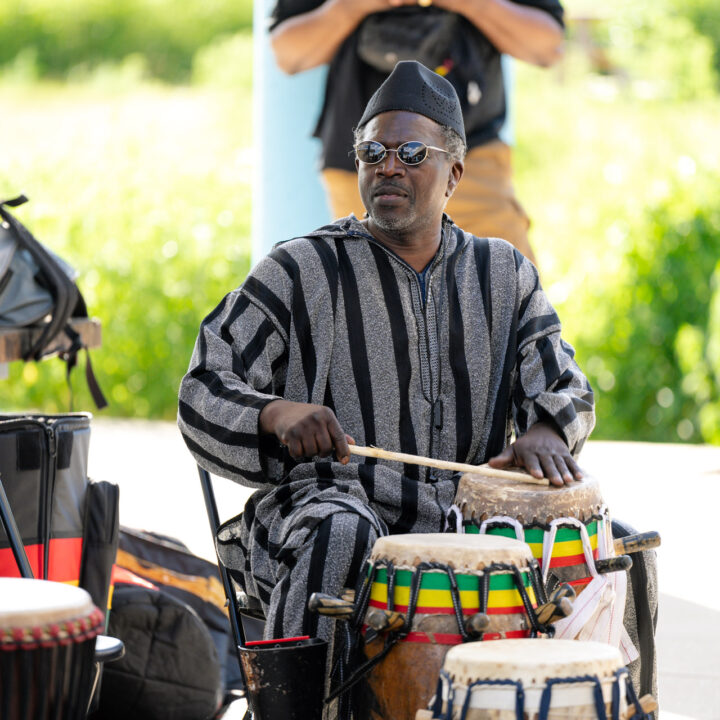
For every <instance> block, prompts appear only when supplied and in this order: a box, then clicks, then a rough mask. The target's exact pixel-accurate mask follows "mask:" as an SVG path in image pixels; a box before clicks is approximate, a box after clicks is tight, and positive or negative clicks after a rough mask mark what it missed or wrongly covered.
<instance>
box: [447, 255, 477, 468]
mask: <svg viewBox="0 0 720 720" xmlns="http://www.w3.org/2000/svg"><path fill="white" fill-rule="evenodd" d="M461 251H462V248H459V249H458V250H456V251H455V252H454V253H453V254H452V255H451V256H450V257H449V258H448V266H447V293H448V324H449V328H448V335H449V338H448V354H449V355H450V369H451V370H452V374H453V379H454V381H455V433H456V435H457V450H456V453H455V459H456V461H457V462H467V460H468V453H469V452H470V446H471V444H472V429H473V417H472V402H471V397H470V373H469V371H468V366H467V360H466V358H465V327H464V324H463V313H462V306H461V305H460V296H459V294H458V288H457V281H456V277H455V267H456V265H457V262H458V258H459V257H460V253H461Z"/></svg>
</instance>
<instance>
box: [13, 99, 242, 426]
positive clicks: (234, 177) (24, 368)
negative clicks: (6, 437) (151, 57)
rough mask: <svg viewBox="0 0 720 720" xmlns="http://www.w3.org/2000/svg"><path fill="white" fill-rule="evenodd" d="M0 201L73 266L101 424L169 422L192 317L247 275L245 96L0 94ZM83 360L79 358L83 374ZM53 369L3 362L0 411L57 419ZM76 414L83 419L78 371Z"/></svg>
mask: <svg viewBox="0 0 720 720" xmlns="http://www.w3.org/2000/svg"><path fill="white" fill-rule="evenodd" d="M0 97H2V105H3V108H4V111H5V113H6V114H5V115H4V117H3V128H4V131H5V132H7V133H8V136H9V137H12V138H13V140H14V142H13V143H11V144H8V145H6V146H5V148H4V152H3V164H2V167H0V195H2V196H4V197H9V196H11V195H12V194H13V193H17V192H19V191H21V190H22V191H25V192H26V194H27V195H28V196H29V197H30V200H31V202H30V203H29V204H28V205H26V206H23V207H22V208H20V209H19V210H18V216H19V217H20V219H21V220H22V221H23V222H25V224H26V225H27V226H28V227H29V228H30V229H31V230H32V231H33V232H34V233H35V234H36V236H37V237H38V239H40V240H41V241H42V242H44V243H45V244H46V245H47V246H48V247H50V248H51V249H53V250H54V251H56V252H57V253H58V254H59V255H60V256H61V257H63V258H64V259H66V260H67V261H68V262H70V263H71V264H72V265H74V266H75V267H76V268H77V269H78V271H79V273H80V276H79V279H78V284H79V285H80V288H81V290H82V291H83V293H84V295H85V298H86V300H87V304H88V308H89V310H90V312H91V314H93V315H95V316H97V317H99V318H100V320H101V321H102V328H103V343H102V347H101V348H99V349H97V350H93V351H92V361H93V367H94V369H95V372H96V374H97V376H98V379H99V381H100V383H101V386H102V388H103V390H104V391H105V393H106V395H107V396H108V400H109V401H110V408H108V411H107V412H108V413H110V414H113V415H120V416H131V417H156V418H166V419H171V418H173V417H174V415H175V412H176V405H177V389H178V385H179V382H180V379H181V377H182V375H183V374H184V373H185V371H186V370H187V366H188V363H189V360H190V355H191V352H192V348H193V344H194V342H195V337H196V335H197V330H198V327H199V325H200V321H201V320H202V318H203V317H204V316H205V315H206V314H207V313H208V312H210V311H211V310H212V309H213V307H215V305H216V304H217V303H218V302H219V301H220V300H221V299H222V297H223V295H224V294H225V293H226V292H228V291H229V290H231V289H232V288H234V287H236V286H237V285H239V284H240V282H241V281H242V279H243V278H244V277H245V275H246V273H247V271H248V268H249V262H250V261H249V246H250V242H249V234H250V227H249V224H250V184H249V181H250V153H249V150H247V149H246V148H247V147H248V146H249V145H250V144H251V137H250V128H249V126H248V122H247V118H248V117H249V115H250V98H249V95H248V94H246V93H245V94H243V95H242V96H241V97H240V98H238V97H237V95H236V94H235V93H229V92H225V91H215V90H209V89H193V90H190V89H177V88H176V89H168V88H167V87H158V86H150V87H146V86H137V85H136V86H135V87H134V89H133V90H132V91H129V90H126V89H125V88H124V87H120V88H116V89H114V90H112V91H110V90H107V89H106V90H105V92H104V93H100V91H99V89H98V88H97V87H96V86H94V85H92V86H90V87H87V86H80V85H73V86H65V87H64V88H63V89H61V90H57V89H55V88H53V87H35V88H34V89H33V90H32V91H31V92H28V91H23V90H20V89H17V88H14V87H13V88H9V89H8V88H6V89H5V90H4V91H2V90H0ZM83 362H84V358H81V361H80V364H81V366H82V364H83ZM63 373H64V366H63V365H62V363H61V362H60V361H59V360H57V359H49V360H47V361H44V362H41V363H37V364H35V363H30V364H27V365H23V364H22V363H13V364H11V366H10V379H9V380H4V381H0V407H2V408H3V409H5V410H8V409H11V408H17V409H24V410H29V409H31V408H36V409H39V410H43V411H56V410H60V411H65V410H67V409H68V391H67V387H66V385H65V381H64V374H63ZM73 385H74V388H75V390H76V403H75V407H76V409H91V408H92V401H91V400H90V398H89V394H88V393H87V390H86V388H85V382H84V378H83V376H82V368H81V369H80V370H78V371H76V372H75V374H74V378H73Z"/></svg>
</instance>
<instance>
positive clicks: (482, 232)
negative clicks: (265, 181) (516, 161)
mask: <svg viewBox="0 0 720 720" xmlns="http://www.w3.org/2000/svg"><path fill="white" fill-rule="evenodd" d="M511 154H512V151H511V150H510V148H509V147H508V146H507V145H506V144H505V143H504V142H501V141H500V140H494V141H493V142H490V143H487V144H486V145H480V147H476V148H473V149H472V150H470V152H469V153H468V154H467V157H466V158H465V172H464V174H463V176H462V179H461V180H460V183H459V185H458V186H457V189H456V190H455V193H454V195H453V196H452V198H450V201H449V202H448V204H447V213H448V215H450V217H451V218H452V219H453V220H454V221H455V223H456V224H457V225H458V226H459V227H461V228H462V229H463V230H467V231H468V232H471V233H472V234H473V235H477V236H478V237H500V238H503V239H505V240H507V241H508V242H510V243H512V244H513V245H514V246H515V247H516V248H517V249H518V250H519V251H520V252H521V253H522V254H523V255H525V257H527V258H529V259H530V260H532V262H535V255H534V254H533V251H532V249H531V248H530V243H529V241H528V228H529V227H530V220H529V218H528V216H527V215H526V214H525V211H524V210H523V208H522V206H521V205H520V203H519V202H518V201H517V198H516V197H515V191H514V190H513V185H512V167H511ZM322 175H323V184H324V185H325V192H326V193H327V196H328V201H329V203H330V209H331V211H332V213H333V217H336V218H339V217H345V216H346V215H349V214H350V213H354V214H355V215H356V216H357V217H359V218H362V217H363V216H364V215H365V208H364V207H363V204H362V201H361V200H360V192H359V191H358V186H357V174H356V173H354V172H350V171H348V170H338V169H336V168H327V169H326V170H323V174H322Z"/></svg>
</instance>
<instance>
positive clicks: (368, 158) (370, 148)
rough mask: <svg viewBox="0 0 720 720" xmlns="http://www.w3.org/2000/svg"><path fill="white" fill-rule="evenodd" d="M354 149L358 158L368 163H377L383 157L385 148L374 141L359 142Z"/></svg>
mask: <svg viewBox="0 0 720 720" xmlns="http://www.w3.org/2000/svg"><path fill="white" fill-rule="evenodd" d="M355 151H356V152H357V156H358V159H359V160H360V161H361V162H364V163H367V164H368V165H374V164H375V163H379V162H380V161H381V160H382V159H383V158H384V157H385V148H384V147H383V146H382V145H381V144H380V143H379V142H375V141H369V142H364V143H360V144H359V145H358V146H357V148H356V149H355Z"/></svg>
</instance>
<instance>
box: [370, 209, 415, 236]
mask: <svg viewBox="0 0 720 720" xmlns="http://www.w3.org/2000/svg"><path fill="white" fill-rule="evenodd" d="M368 214H369V215H370V217H371V218H372V220H373V222H374V223H375V225H376V226H377V227H379V228H380V229H381V230H383V231H385V232H388V233H396V232H403V231H404V230H407V229H408V228H409V227H410V226H411V225H412V224H413V223H414V222H415V220H416V217H417V213H416V212H415V209H414V208H412V210H411V211H410V212H406V213H403V214H402V215H395V214H389V215H386V214H384V213H376V212H374V211H371V212H370V213H368Z"/></svg>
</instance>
